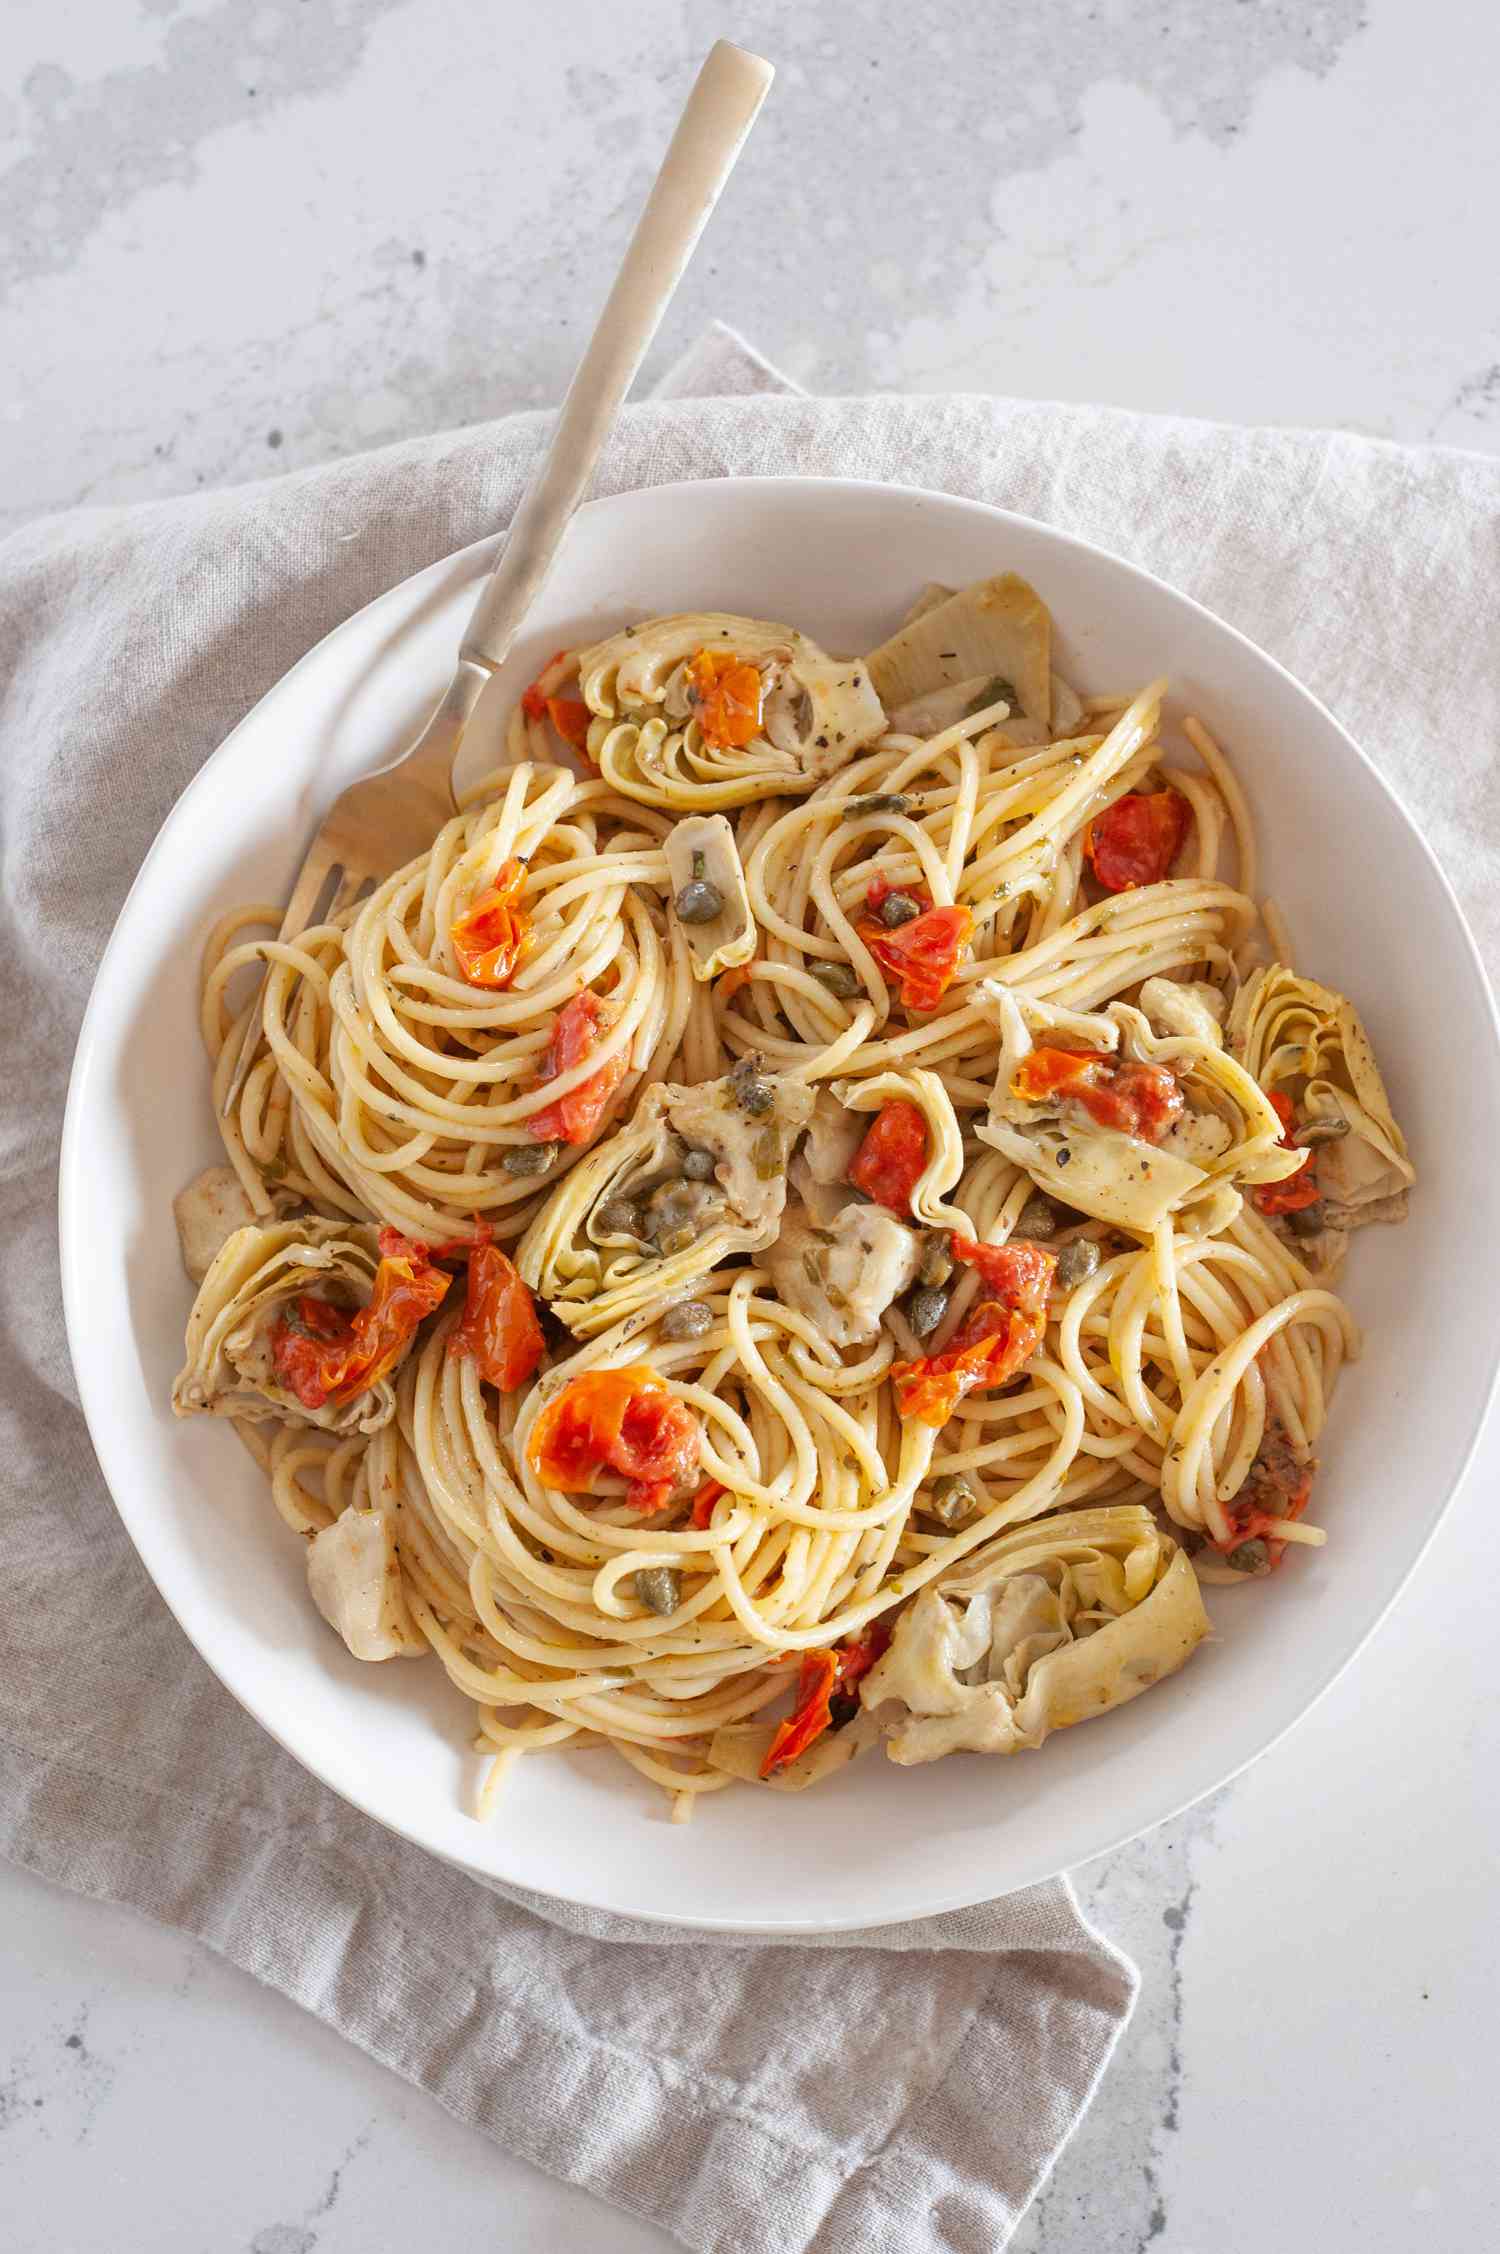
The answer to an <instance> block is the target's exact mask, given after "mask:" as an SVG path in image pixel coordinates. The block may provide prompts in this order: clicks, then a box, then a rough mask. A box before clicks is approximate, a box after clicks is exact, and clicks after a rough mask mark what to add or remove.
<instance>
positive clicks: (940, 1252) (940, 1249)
mask: <svg viewBox="0 0 1500 2254" xmlns="http://www.w3.org/2000/svg"><path fill="white" fill-rule="evenodd" d="M952 1273H953V1255H952V1253H951V1252H950V1251H949V1250H948V1239H947V1238H946V1237H945V1236H944V1235H943V1233H942V1231H941V1230H940V1229H929V1230H928V1232H927V1234H926V1236H924V1237H923V1239H922V1258H921V1262H920V1264H919V1266H918V1268H917V1281H918V1283H922V1284H945V1283H946V1282H947V1281H948V1278H949V1277H950V1276H951V1275H952Z"/></svg>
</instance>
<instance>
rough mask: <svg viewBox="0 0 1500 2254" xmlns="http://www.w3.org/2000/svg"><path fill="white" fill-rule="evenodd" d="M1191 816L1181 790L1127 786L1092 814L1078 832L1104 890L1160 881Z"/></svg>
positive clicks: (1158, 882) (1178, 850)
mask: <svg viewBox="0 0 1500 2254" xmlns="http://www.w3.org/2000/svg"><path fill="white" fill-rule="evenodd" d="M1192 819H1193V810H1192V808H1191V807H1190V806H1189V804H1188V802H1187V800H1186V799H1185V798H1184V797H1183V795H1182V793H1181V791H1180V790H1170V789H1168V790H1153V791H1138V790H1133V791H1127V792H1126V794H1125V796H1124V797H1123V798H1117V799H1116V800H1115V802H1114V805H1113V806H1107V807H1106V808H1105V810H1104V812H1103V813H1102V814H1096V815H1095V817H1094V819H1093V821H1092V822H1090V824H1089V826H1088V828H1087V829H1086V830H1085V831H1084V833H1083V850H1084V852H1085V854H1086V855H1087V857H1088V861H1089V865H1090V867H1091V868H1092V869H1093V872H1094V874H1095V876H1096V877H1097V878H1098V879H1099V882H1100V883H1101V884H1102V885H1103V887H1104V889H1105V891H1106V892H1130V891H1133V890H1134V888H1135V886H1136V885H1138V884H1160V883H1161V881H1162V879H1163V877H1165V876H1166V875H1167V874H1168V872H1169V871H1170V869H1171V866H1172V863H1173V862H1174V861H1175V860H1176V858H1177V856H1178V854H1179V853H1180V852H1181V850H1182V841H1183V839H1184V838H1185V837H1186V836H1187V833H1188V825H1189V824H1190V823H1191V821H1192Z"/></svg>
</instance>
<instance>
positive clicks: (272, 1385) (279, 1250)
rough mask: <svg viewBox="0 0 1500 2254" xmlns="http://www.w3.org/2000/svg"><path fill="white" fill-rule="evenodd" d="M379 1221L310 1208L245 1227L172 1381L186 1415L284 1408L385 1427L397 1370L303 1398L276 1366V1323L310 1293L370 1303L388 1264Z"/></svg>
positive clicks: (326, 1423)
mask: <svg viewBox="0 0 1500 2254" xmlns="http://www.w3.org/2000/svg"><path fill="white" fill-rule="evenodd" d="M377 1237H378V1231H377V1230H376V1229H375V1228H373V1227H372V1226H370V1225H368V1224H366V1223H364V1222H356V1221H322V1220H318V1219H316V1218H314V1217H313V1216H312V1215H303V1216H302V1217H301V1218H299V1219H297V1220H295V1221H280V1222H275V1223H272V1224H271V1225H270V1226H269V1227H265V1228H262V1227H258V1226H252V1227H249V1228H243V1229H236V1230H235V1232H234V1234H233V1235H232V1236H230V1237H229V1238H228V1239H227V1240H226V1241H225V1243H224V1245H223V1246H222V1247H221V1249H220V1251H219V1253H218V1255H217V1257H216V1258H215V1260H214V1262H213V1264H212V1266H211V1267H210V1268H209V1271H208V1273H207V1275H206V1276H205V1277H204V1279H203V1282H202V1283H201V1285H200V1286H199V1288H198V1296H197V1298H196V1299H195V1300H194V1302H193V1311H192V1313H191V1315H189V1317H188V1326H187V1359H186V1361H185V1362H184V1364H183V1367H182V1370H181V1373H180V1374H179V1376H178V1379H177V1382H176V1384H175V1385H174V1386H173V1388H172V1407H173V1408H174V1409H175V1410H176V1412H177V1414H178V1416H180V1417H188V1416H203V1415H208V1416H216V1417H246V1418H248V1419H249V1420H250V1421H251V1422H252V1423H255V1424H260V1423H264V1422H265V1420H266V1419H267V1418H269V1417H285V1418H287V1419H289V1420H290V1421H291V1422H292V1423H294V1424H313V1425H317V1426H319V1427H320V1429H321V1430H323V1431H325V1432H337V1433H352V1432H378V1431H379V1430H380V1428H381V1426H382V1425H386V1424H389V1423H390V1421H391V1418H392V1417H393V1416H394V1414H395V1410H396V1391H395V1387H394V1386H393V1384H392V1383H391V1381H390V1379H389V1377H385V1378H379V1379H377V1380H376V1382H375V1384H373V1385H371V1386H368V1387H367V1388H366V1389H365V1390H364V1391H363V1392H362V1393H358V1394H356V1395H355V1396H354V1397H353V1398H352V1399H351V1400H347V1401H336V1400H332V1401H329V1402H327V1403H326V1404H325V1405H324V1406H323V1407H322V1408H319V1409H309V1408H306V1407H304V1405H303V1404H302V1402H301V1401H299V1400H298V1398H297V1396H296V1395H295V1393H292V1392H289V1391H288V1390H287V1388H286V1387H285V1386H284V1385H282V1384H281V1382H280V1381H279V1379H278V1377H277V1374H276V1362H275V1353H274V1347H273V1333H274V1331H275V1329H276V1325H277V1323H278V1321H279V1320H280V1319H281V1318H282V1316H283V1315H285V1314H287V1313H288V1311H289V1310H292V1309H294V1308H295V1305H296V1302H297V1301H298V1300H300V1299H301V1298H302V1297H303V1295H304V1294H305V1293H306V1294H310V1295H311V1296H312V1297H313V1298H315V1299H324V1300H329V1301H331V1302H332V1304H334V1305H335V1306H339V1307H344V1308H353V1307H362V1306H364V1305H365V1304H366V1303H367V1302H368V1300H369V1298H370V1294H371V1292H372V1290H373V1289H374V1284H375V1271H376V1269H377V1268H378V1267H379V1265H380V1251H379V1246H378V1243H377Z"/></svg>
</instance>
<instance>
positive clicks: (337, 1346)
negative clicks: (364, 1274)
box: [271, 1229, 452, 1409]
mask: <svg viewBox="0 0 1500 2254" xmlns="http://www.w3.org/2000/svg"><path fill="white" fill-rule="evenodd" d="M451 1280H452V1279H451V1278H450V1277H448V1276H446V1275H445V1274H444V1273H443V1271H442V1269H441V1268H434V1267H433V1265H432V1263H431V1261H430V1260H429V1258H428V1255H427V1247H426V1245H425V1244H410V1243H408V1242H407V1240H406V1238H405V1237H403V1236H401V1235H399V1234H398V1233H397V1231H396V1230H395V1229H382V1230H381V1232H380V1265H379V1267H378V1268H377V1269H376V1270H375V1282H374V1285H373V1288H372V1289H371V1293H370V1298H369V1301H368V1304H367V1305H365V1306H363V1307H360V1308H357V1309H356V1310H355V1311H354V1313H353V1314H352V1315H350V1314H347V1313H345V1311H344V1310H343V1309H341V1308H338V1307H334V1306H333V1305H331V1303H330V1302H329V1301H328V1300H326V1299H318V1298H317V1296H316V1295H315V1294H313V1293H305V1294H304V1295H303V1297H302V1298H301V1299H299V1300H298V1302H297V1306H296V1310H295V1312H294V1313H283V1314H281V1315H279V1316H278V1317H277V1319H276V1323H275V1326H274V1328H273V1329H272V1332H271V1359H272V1362H273V1364H274V1366H275V1370H276V1375H277V1377H278V1378H279V1379H280V1381H281V1383H282V1384H283V1385H284V1386H285V1387H286V1389H287V1391H288V1392H289V1393H294V1394H295V1395H296V1397H297V1399H298V1400H299V1401H300V1402H301V1403H302V1406H303V1408H304V1409H321V1408H323V1407H325V1406H326V1405H327V1404H328V1403H329V1402H335V1403H341V1402H344V1401H352V1400H353V1399H354V1398H355V1396H356V1395H357V1394H360V1393H364V1392H366V1391H367V1390H368V1389H369V1387H370V1386H372V1385H377V1384H378V1383H379V1382H380V1380H381V1378H383V1377H385V1376H386V1375H387V1374H388V1373H389V1372H390V1371H391V1370H392V1369H394V1368H395V1366H396V1364H397V1362H399V1361H400V1359H401V1357H402V1355H403V1354H404V1353H405V1352H406V1349H407V1348H408V1346H410V1344H411V1342H412V1340H413V1338H415V1336H416V1334H417V1326H418V1325H419V1324H420V1323H421V1322H422V1321H423V1319H424V1318H425V1317H426V1316H428V1315H430V1314H431V1313H432V1310H433V1309H434V1307H436V1306H437V1305H438V1303H439V1301H440V1300H441V1299H442V1297H443V1294H444V1293H445V1292H446V1291H447V1289H448V1285H449V1283H450V1281H451ZM314 1310H315V1311H314Z"/></svg>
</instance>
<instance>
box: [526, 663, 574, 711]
mask: <svg viewBox="0 0 1500 2254" xmlns="http://www.w3.org/2000/svg"><path fill="white" fill-rule="evenodd" d="M567 654H568V653H567V651H566V650H554V651H553V652H552V655H551V656H550V657H549V658H548V660H547V662H546V664H545V665H544V666H543V667H542V670H541V672H540V673H539V674H538V675H537V677H536V679H535V680H534V681H533V682H532V684H531V686H530V688H529V689H527V690H526V691H525V692H524V693H523V695H522V697H521V710H522V711H523V712H524V713H525V715H526V717H527V719H528V720H540V719H542V718H543V717H544V716H545V714H546V710H547V692H546V690H545V689H544V688H543V687H542V683H543V682H544V681H545V680H546V678H547V675H548V674H549V673H550V672H551V671H552V668H553V667H554V666H555V665H560V664H561V663H562V661H563V659H564V658H565V657H566V656H567Z"/></svg>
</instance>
